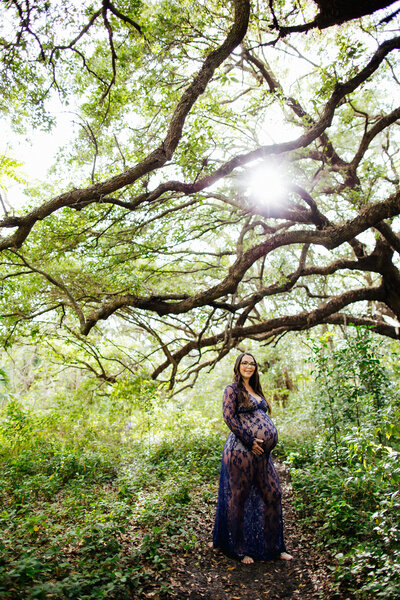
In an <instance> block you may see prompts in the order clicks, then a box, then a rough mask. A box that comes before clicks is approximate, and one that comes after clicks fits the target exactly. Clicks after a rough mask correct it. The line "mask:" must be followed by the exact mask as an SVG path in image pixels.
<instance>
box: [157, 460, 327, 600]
mask: <svg viewBox="0 0 400 600" xmlns="http://www.w3.org/2000/svg"><path fill="white" fill-rule="evenodd" d="M275 466H276V469H277V472H278V476H279V481H280V484H281V488H282V503H283V516H284V527H285V529H284V532H285V542H286V546H287V550H288V552H289V553H290V554H292V555H293V560H291V561H286V560H281V559H276V560H272V561H268V562H257V563H254V564H252V565H244V564H242V563H240V562H239V561H237V560H233V559H230V558H227V557H226V556H224V555H223V554H222V553H220V552H216V551H215V550H213V548H212V543H211V540H212V528H213V522H214V514H215V504H216V500H215V499H214V500H213V501H212V502H211V503H210V505H209V506H208V507H206V508H205V509H203V510H201V508H200V507H201V505H200V504H199V510H201V512H200V514H197V523H196V524H194V523H193V524H191V525H192V526H193V528H194V529H195V531H196V535H197V537H198V540H199V542H200V544H199V545H198V546H197V548H196V549H195V550H194V551H191V552H188V553H186V554H182V555H181V556H178V557H176V558H175V562H174V563H173V566H172V569H171V571H170V581H169V586H168V587H169V591H168V593H167V594H166V596H163V597H166V598H168V600H263V599H267V598H268V600H278V599H282V598H285V599H286V600H311V599H312V600H315V599H317V598H320V599H323V600H330V599H333V598H334V597H335V595H334V592H333V589H332V583H331V577H330V572H329V569H328V568H327V566H326V565H327V563H328V564H329V557H328V556H326V555H324V553H323V552H321V551H320V550H317V549H316V548H314V546H313V536H312V534H311V533H310V532H305V531H302V529H301V528H300V527H299V525H298V523H297V521H296V515H295V511H294V508H293V498H292V487H291V484H290V472H289V469H288V468H287V467H286V466H285V465H283V464H281V463H279V462H277V461H276V462H275ZM215 496H216V494H215ZM195 517H196V515H195V514H193V518H195ZM151 596H152V594H151V593H150V594H148V597H151ZM153 597H154V596H153ZM336 598H337V596H336Z"/></svg>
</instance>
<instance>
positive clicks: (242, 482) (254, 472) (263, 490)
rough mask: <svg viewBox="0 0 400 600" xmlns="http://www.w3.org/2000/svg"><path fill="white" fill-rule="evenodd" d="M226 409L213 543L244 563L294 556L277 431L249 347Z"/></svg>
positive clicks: (225, 402) (238, 363) (230, 387)
mask: <svg viewBox="0 0 400 600" xmlns="http://www.w3.org/2000/svg"><path fill="white" fill-rule="evenodd" d="M222 410H223V416H224V420H225V423H226V424H227V425H228V427H229V429H230V430H231V433H230V434H229V436H228V438H227V440H226V442H225V446H224V451H223V454H222V465H221V476H220V482H219V493H218V504H217V513H216V517H215V524H214V533H213V546H214V548H219V549H220V550H222V552H224V553H225V554H227V555H228V556H231V557H233V558H238V559H240V560H241V561H242V562H243V563H245V564H250V563H253V562H254V561H255V560H270V559H272V558H277V557H280V558H282V559H284V560H291V559H292V558H293V557H292V556H291V555H290V554H288V553H287V552H286V548H285V543H284V540H283V523H282V506H281V490H280V487H279V481H278V477H277V475H276V472H275V469H274V464H273V462H272V458H271V455H270V453H271V450H272V449H273V448H274V447H275V446H276V443H277V441H278V433H277V430H276V427H275V425H274V424H273V422H272V421H271V419H270V417H269V416H268V413H270V412H271V406H270V404H269V402H268V401H267V400H266V399H265V398H264V394H263V391H262V388H261V384H260V379H259V376H258V367H257V363H256V361H255V359H254V357H253V355H252V354H249V353H248V352H246V353H243V354H240V355H239V356H238V358H237V360H236V363H235V367H234V378H233V383H232V384H231V385H228V386H227V387H226V388H225V391H224V397H223V408H222Z"/></svg>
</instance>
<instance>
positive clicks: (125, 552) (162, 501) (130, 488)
mask: <svg viewBox="0 0 400 600" xmlns="http://www.w3.org/2000/svg"><path fill="white" fill-rule="evenodd" d="M87 390H88V388H87V386H86V387H85V386H80V387H78V388H77V389H75V390H74V392H73V393H72V394H71V390H69V389H68V388H66V389H64V390H62V389H59V390H58V395H57V396H56V398H55V400H56V402H55V403H54V404H53V406H52V408H50V407H49V406H47V408H46V409H45V410H39V409H36V410H35V409H33V408H32V407H31V406H30V407H28V406H24V405H23V404H22V403H21V402H18V401H17V400H15V399H11V400H9V401H8V402H7V403H6V404H5V405H4V406H3V408H2V410H1V415H0V473H1V475H0V506H1V507H2V508H1V510H0V549H1V552H0V556H1V558H0V596H1V597H2V598H4V599H7V600H22V599H24V600H31V599H32V600H33V599H34V598H46V597H52V598H55V599H59V600H64V599H66V598H70V599H71V600H75V599H76V598H85V599H87V600H94V599H96V600H97V599H99V598H104V599H111V600H112V599H116V600H117V599H118V600H122V599H125V598H126V599H128V598H131V597H132V596H134V597H141V596H142V594H144V591H145V590H149V589H150V590H155V591H157V592H160V593H161V592H163V591H165V590H166V589H167V588H166V584H165V575H166V573H167V570H168V568H169V563H170V560H171V557H172V556H173V554H174V553H177V552H182V551H183V552H184V551H188V550H190V549H191V548H193V547H194V546H195V545H196V543H197V534H196V527H197V520H196V519H193V518H192V517H191V513H192V512H193V511H194V510H196V506H198V505H199V503H200V504H201V505H203V504H204V498H209V495H210V486H213V485H214V480H215V477H216V476H217V474H218V470H219V465H220V455H221V448H222V444H223V439H222V438H221V436H220V435H219V434H217V433H212V432H210V431H206V430H204V429H203V431H202V433H201V425H202V422H201V419H198V415H197V413H194V414H193V415H190V414H186V415H185V417H183V416H182V419H181V422H180V421H179V416H178V415H182V409H179V408H177V407H175V406H173V405H171V404H166V403H165V402H164V403H163V406H162V408H161V407H160V395H159V390H158V388H157V387H156V385H155V384H154V382H151V381H148V380H146V377H145V376H143V377H140V376H139V375H138V376H137V377H133V378H132V381H131V382H130V384H129V382H128V381H126V382H125V384H124V385H119V386H117V387H116V388H114V389H113V390H112V391H111V396H110V399H111V400H112V401H111V402H110V403H109V404H108V406H107V410H105V408H106V407H105V405H104V404H103V402H104V401H103V400H102V396H101V395H96V394H95V396H94V397H91V396H90V397H89V396H88V395H87ZM63 394H64V396H63ZM74 396H75V397H74ZM129 399H130V400H129ZM130 411H131V412H130ZM82 413H83V414H84V415H85V416H86V418H85V419H82V418H81V419H80V420H79V421H77V420H78V419H79V414H81V415H82ZM129 415H130V417H131V418H132V420H133V422H135V423H136V424H140V420H141V419H142V420H143V421H145V422H146V427H147V429H148V432H149V436H148V437H147V438H145V439H144V440H141V435H140V427H137V428H133V427H132V428H130V429H129V430H127V429H126V428H125V427H124V426H123V423H124V422H126V419H127V418H128V416H129ZM161 415H163V418H162V417H161ZM181 425H182V429H181V427H180V426H181ZM206 506H210V509H211V508H212V505H209V504H207V502H206ZM202 510H204V509H203V508H202Z"/></svg>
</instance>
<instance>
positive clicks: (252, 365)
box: [240, 360, 257, 368]
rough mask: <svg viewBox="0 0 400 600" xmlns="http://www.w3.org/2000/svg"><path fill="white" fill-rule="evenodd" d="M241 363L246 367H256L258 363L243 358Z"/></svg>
mask: <svg viewBox="0 0 400 600" xmlns="http://www.w3.org/2000/svg"><path fill="white" fill-rule="evenodd" d="M240 364H241V365H243V366H244V367H254V368H255V367H256V366H257V365H256V363H253V362H247V360H243V361H242V362H241V363H240Z"/></svg>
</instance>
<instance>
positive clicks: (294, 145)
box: [0, 0, 400, 250]
mask: <svg viewBox="0 0 400 600" xmlns="http://www.w3.org/2000/svg"><path fill="white" fill-rule="evenodd" d="M248 16H249V4H248V2H247V0H236V1H235V23H234V25H233V27H232V29H231V30H230V32H229V34H228V36H227V38H226V40H225V42H224V43H223V44H222V45H221V46H220V47H219V48H218V49H216V50H214V51H213V52H211V53H210V54H209V55H208V56H207V58H206V60H205V62H204V64H203V66H202V68H201V69H200V71H199V73H198V74H197V75H196V76H195V78H194V79H193V81H192V83H191V84H190V85H189V87H188V88H187V90H186V91H185V92H184V94H183V96H182V98H181V100H180V101H179V103H178V105H177V107H176V109H175V111H174V113H173V116H172V119H171V121H170V125H169V128H168V132H167V135H166V137H165V139H164V142H163V144H162V145H161V146H159V147H158V148H156V149H155V150H154V151H153V152H151V153H150V154H148V155H147V157H146V158H145V159H143V160H142V161H141V162H139V163H138V164H137V165H135V166H134V167H131V168H130V169H128V170H127V171H125V172H123V173H120V174H119V175H116V176H115V177H112V178H111V179H108V180H106V181H104V182H102V183H98V184H96V185H93V186H91V187H88V188H85V189H77V190H71V191H70V192H67V193H65V194H61V195H60V196H57V197H55V198H53V199H52V200H50V201H49V202H47V203H45V204H43V205H42V206H40V207H38V208H36V209H34V210H32V211H31V212H30V213H28V214H27V215H25V216H22V217H17V216H10V217H7V218H4V219H3V220H2V221H1V222H0V227H11V228H14V227H17V228H18V229H17V231H16V232H14V233H13V234H12V235H10V236H9V237H8V238H3V239H2V240H0V250H3V249H5V248H10V247H20V246H21V245H22V244H23V242H24V241H25V239H26V238H27V237H28V235H29V233H30V231H31V229H32V227H33V226H34V225H35V223H36V222H37V221H38V220H42V219H45V218H46V217H47V216H49V215H50V214H52V213H53V212H55V211H57V210H59V209H60V208H62V207H65V206H70V207H75V208H77V207H79V206H82V207H83V206H85V205H86V204H89V203H92V202H99V201H105V199H106V198H107V195H108V194H112V193H113V192H115V191H116V190H119V189H121V188H123V187H126V186H128V185H130V184H132V183H134V182H135V181H137V180H138V179H139V178H141V177H142V176H143V175H146V174H147V173H149V172H151V171H153V170H156V169H159V168H160V167H162V166H163V165H164V164H165V163H166V162H167V160H170V158H171V157H172V155H173V153H174V151H175V149H176V147H177V145H178V143H179V140H180V138H181V135H182V131H183V126H184V123H185V120H186V117H187V115H188V114H189V111H190V110H191V108H192V106H193V105H194V103H195V102H196V100H197V98H198V97H199V96H200V95H201V94H202V93H203V92H204V90H205V88H206V86H207V84H208V82H209V81H210V79H211V77H212V75H213V73H214V71H215V69H216V68H217V67H218V66H220V64H222V62H223V61H224V60H225V59H226V58H227V57H228V56H229V54H230V53H231V52H232V50H233V49H234V48H235V47H236V46H237V45H238V44H240V42H241V40H242V38H243V36H244V35H245V33H246V29H247V23H248ZM399 48H400V37H395V38H393V39H391V40H386V41H385V42H383V43H382V44H381V46H379V48H378V49H377V51H376V52H375V54H374V55H373V57H372V58H371V60H370V61H369V63H368V64H367V65H366V66H365V67H364V68H363V69H361V70H360V71H359V73H357V75H355V76H354V77H353V78H351V79H350V80H348V81H347V82H346V83H343V84H337V85H336V86H335V89H334V91H333V92H332V95H331V97H330V99H329V100H328V102H327V103H326V105H325V108H324V110H323V112H322V115H321V117H320V119H319V120H318V121H317V122H316V123H315V124H314V125H312V126H311V127H310V128H309V129H308V130H307V131H306V132H305V133H304V134H302V135H301V136H300V137H299V138H297V139H295V140H292V141H289V142H283V143H280V144H272V145H269V146H261V147H260V148H257V149H256V150H252V151H250V152H248V153H245V154H242V155H239V156H236V157H234V158H233V159H231V160H229V161H227V162H226V163H225V164H224V165H222V166H221V167H220V168H219V169H217V170H216V171H215V172H214V173H213V174H211V175H207V176H206V177H204V178H203V179H199V180H198V181H197V182H195V183H192V184H185V183H180V182H176V181H174V182H167V183H164V184H161V185H160V186H159V187H158V188H157V189H156V190H155V191H153V192H151V193H146V194H143V195H142V196H139V197H138V198H137V199H136V200H135V202H133V203H130V204H128V203H127V204H126V208H130V209H132V208H135V207H136V206H138V205H139V204H140V203H142V202H144V201H153V200H154V199H156V198H158V197H159V196H160V195H161V194H162V193H164V192H165V191H167V190H168V191H182V192H184V193H195V192H197V191H200V190H202V189H204V188H205V187H208V186H211V185H212V184H213V183H215V182H216V181H218V180H219V179H221V178H222V177H225V176H226V175H228V174H230V173H231V172H232V171H233V170H234V169H236V168H237V167H239V166H241V165H244V164H247V163H249V162H251V161H253V160H256V159H258V158H264V157H266V156H271V155H275V154H282V153H285V152H290V151H292V150H296V149H298V148H301V147H306V146H308V145H309V144H310V143H311V142H312V141H313V140H315V139H316V138H318V137H320V135H321V134H322V133H323V132H324V131H325V129H326V128H327V127H329V126H330V125H331V122H332V119H333V115H334V113H335V109H336V107H337V106H338V104H339V103H340V102H341V100H342V99H343V98H344V97H345V96H346V95H347V94H350V93H351V92H353V91H354V90H355V89H357V87H358V86H359V85H360V84H361V83H363V82H364V81H365V80H366V79H368V77H370V76H371V75H372V73H374V71H376V69H377V68H378V67H379V65H380V64H381V63H382V61H383V60H384V58H385V57H386V56H387V54H388V53H389V52H391V51H392V50H394V49H399Z"/></svg>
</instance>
